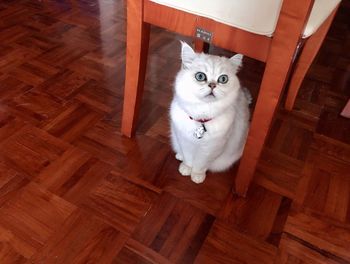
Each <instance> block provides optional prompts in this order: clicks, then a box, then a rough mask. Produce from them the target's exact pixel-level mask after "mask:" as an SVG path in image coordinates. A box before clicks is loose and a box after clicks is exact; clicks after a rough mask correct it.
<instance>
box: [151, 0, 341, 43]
mask: <svg viewBox="0 0 350 264" xmlns="http://www.w3.org/2000/svg"><path fill="white" fill-rule="evenodd" d="M151 1H152V2H155V3H158V4H161V5H166V6H169V7H172V8H175V9H179V10H182V11H185V12H188V13H192V14H196V15H199V16H203V17H207V18H211V19H213V20H215V21H218V22H221V23H223V24H227V25H230V26H234V27H236V28H240V29H243V30H246V31H249V32H252V33H255V34H260V35H266V36H272V35H273V32H274V31H275V28H276V24H277V20H278V16H279V13H280V10H281V6H282V1H281V0H215V1H213V0H204V1H203V0H151ZM340 1H341V0H315V3H314V6H313V9H312V11H311V15H310V17H309V20H308V23H307V26H306V28H305V31H304V34H303V37H305V38H306V37H309V36H310V35H312V34H313V33H314V32H315V31H316V30H317V29H318V28H319V26H320V25H321V24H322V22H323V21H324V20H325V19H326V18H327V17H328V16H329V14H330V13H331V12H332V11H333V10H334V8H335V7H336V6H337V4H338V3H339V2H340Z"/></svg>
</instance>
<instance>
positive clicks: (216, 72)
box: [170, 42, 250, 183]
mask: <svg viewBox="0 0 350 264" xmlns="http://www.w3.org/2000/svg"><path fill="white" fill-rule="evenodd" d="M181 58H182V68H181V70H180V71H179V73H178V74H177V76H176V81H175V95H174V98H173V101H172V103H171V107H170V119H171V141H172V146H173V149H174V151H175V153H176V158H177V159H178V160H180V161H182V162H181V164H180V166H179V172H180V173H181V174H182V175H183V176H191V180H192V181H193V182H195V183H202V182H203V181H204V180H205V177H206V171H207V170H210V171H214V172H215V171H223V170H226V169H228V168H229V167H230V166H231V165H232V164H233V163H234V162H235V161H237V160H238V159H239V158H240V157H241V155H242V152H243V148H244V144H245V141H246V137H247V132H248V127H249V116H250V113H249V107H248V106H249V103H250V99H249V96H250V95H249V92H246V91H244V90H243V89H242V88H241V86H240V83H239V80H238V78H237V76H236V73H237V71H238V69H239V67H240V66H241V63H242V55H240V54H237V55H235V56H233V57H232V58H230V59H228V58H225V57H219V56H212V55H206V54H203V53H201V54H198V53H195V52H194V51H193V49H192V48H191V47H190V46H189V45H187V44H186V43H185V42H182V51H181ZM247 93H248V94H247Z"/></svg>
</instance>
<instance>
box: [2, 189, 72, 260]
mask: <svg viewBox="0 0 350 264" xmlns="http://www.w3.org/2000/svg"><path fill="white" fill-rule="evenodd" d="M74 209H75V206H73V205H71V204H70V203H68V202H66V201H64V200H63V199H61V198H59V197H58V196H55V195H53V194H51V193H50V192H48V191H46V190H44V189H42V188H40V187H39V186H38V185H37V184H35V183H30V184H28V185H27V186H25V187H24V188H22V189H21V190H20V191H19V192H18V193H17V194H16V195H15V196H14V198H13V199H11V201H8V202H7V203H6V204H4V205H3V206H2V207H1V208H0V226H1V227H2V229H6V230H7V231H8V233H2V234H1V235H0V236H1V240H5V241H7V242H9V243H10V244H11V245H12V247H13V248H14V249H15V250H16V251H17V252H19V253H20V254H21V255H23V256H24V257H26V258H29V257H31V256H32V255H33V254H35V253H36V252H37V251H38V250H40V249H41V248H42V247H43V246H44V244H45V243H46V242H47V241H48V239H49V237H50V236H51V235H52V234H53V233H54V232H55V231H56V230H57V228H59V227H60V226H61V224H62V223H63V221H64V220H65V219H66V218H67V217H68V216H69V215H70V214H71V213H72V212H73V210H74Z"/></svg>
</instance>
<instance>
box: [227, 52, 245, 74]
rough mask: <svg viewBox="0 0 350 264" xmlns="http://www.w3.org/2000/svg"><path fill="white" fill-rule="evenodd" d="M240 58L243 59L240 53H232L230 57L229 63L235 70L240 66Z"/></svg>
mask: <svg viewBox="0 0 350 264" xmlns="http://www.w3.org/2000/svg"><path fill="white" fill-rule="evenodd" d="M242 60H243V55H242V54H236V55H233V56H232V57H231V58H230V61H231V63H232V64H233V65H234V66H235V68H236V70H237V71H238V70H239V68H241V66H242Z"/></svg>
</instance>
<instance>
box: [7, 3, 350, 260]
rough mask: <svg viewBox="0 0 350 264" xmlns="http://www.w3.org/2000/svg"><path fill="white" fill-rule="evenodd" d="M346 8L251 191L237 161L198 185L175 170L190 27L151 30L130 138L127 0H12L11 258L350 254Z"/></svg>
mask: <svg viewBox="0 0 350 264" xmlns="http://www.w3.org/2000/svg"><path fill="white" fill-rule="evenodd" d="M349 14H350V5H349V2H348V1H344V2H343V4H342V6H341V8H340V11H339V13H338V15H337V17H336V19H335V23H334V25H333V26H332V28H331V30H330V32H329V34H328V37H327V39H326V41H325V43H324V45H323V47H322V49H321V52H320V54H319V56H318V57H317V59H316V61H315V63H314V64H313V66H312V67H311V69H310V71H309V73H308V75H307V77H306V79H305V81H304V83H303V86H302V89H301V92H300V94H299V97H298V100H297V103H296V110H294V111H293V112H292V113H285V112H283V111H282V110H281V111H280V112H279V113H278V114H277V116H276V119H275V121H274V123H273V126H272V129H271V131H270V136H269V139H268V141H267V143H266V146H265V149H264V152H263V155H262V157H261V159H260V163H259V166H258V170H257V172H256V175H255V182H254V183H253V185H252V186H251V188H250V190H249V193H248V196H247V198H246V199H243V198H239V197H236V196H234V195H233V194H232V193H231V185H232V182H233V176H234V173H235V171H236V169H237V168H236V167H234V168H232V170H231V171H229V172H227V173H219V174H209V175H208V177H207V180H206V182H205V183H204V184H201V185H195V184H194V183H192V182H191V181H190V180H189V179H188V178H186V177H181V176H180V175H179V173H178V172H177V166H178V162H177V161H176V160H175V158H174V155H173V153H172V152H171V149H170V147H169V142H168V133H169V132H168V113H167V109H168V106H169V102H170V100H171V90H172V88H171V87H172V82H173V80H174V76H175V74H176V71H177V70H178V68H179V66H180V61H179V42H178V40H179V39H182V38H181V37H180V36H176V35H174V34H172V33H169V32H166V31H163V30H161V29H158V28H152V33H151V43H150V54H149V61H148V71H147V78H146V83H145V96H144V100H143V103H142V110H141V116H140V121H139V125H138V130H137V135H136V137H135V138H134V139H127V138H124V137H122V136H121V134H120V121H121V120H120V118H121V108H122V98H123V84H124V67H125V1H122V0H99V1H97V0H79V1H76V0H72V1H70V0H62V1H54V0H42V1H39V0H18V1H12V0H6V1H1V2H0V17H1V20H0V263H1V264H5V263H65V264H67V263H128V264H129V263H181V264H186V263H199V264H203V263H248V264H254V263H259V264H260V263H289V264H291V263H295V264H296V263H308V264H309V263H350V158H349V157H350V145H349V144H350V136H349V135H350V122H349V120H347V119H344V118H341V117H339V115H338V113H339V112H340V110H341V108H342V107H343V106H344V104H345V102H346V100H347V98H348V97H349V95H350V83H349V76H350V68H349V61H350V57H349V52H348V51H349V49H350V46H349V45H350V29H349V21H348V17H349ZM210 52H211V53H214V54H222V55H230V54H229V53H227V52H225V51H223V50H220V49H216V48H213V47H212V48H211V51H210ZM263 68H264V65H263V64H261V63H259V62H257V61H254V60H252V59H249V58H246V59H245V61H244V67H243V69H242V71H241V72H240V77H241V80H242V83H243V85H244V86H246V87H248V88H249V90H250V91H251V92H252V94H253V96H254V98H255V99H256V97H257V93H258V89H259V83H260V80H261V76H262V73H263Z"/></svg>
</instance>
